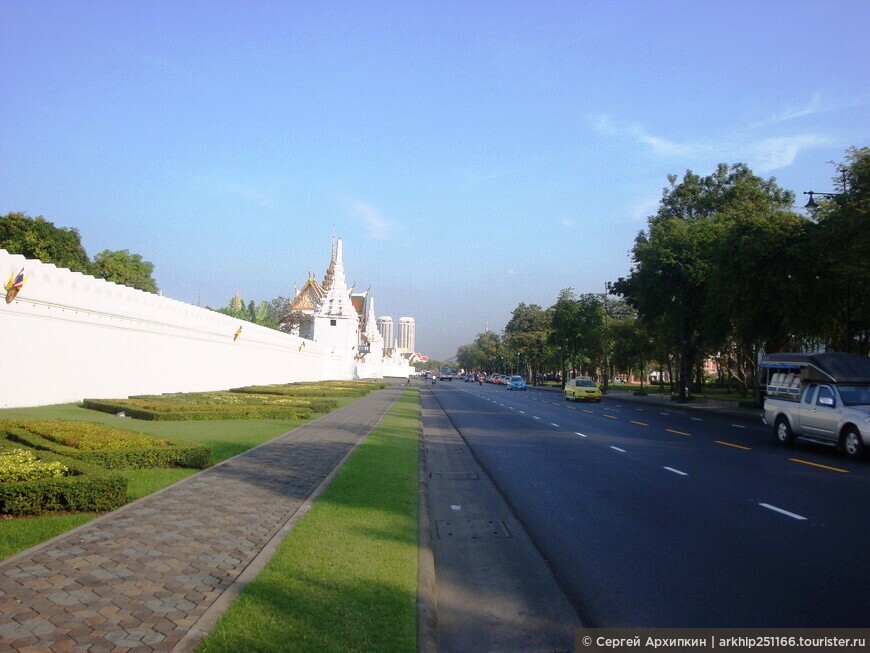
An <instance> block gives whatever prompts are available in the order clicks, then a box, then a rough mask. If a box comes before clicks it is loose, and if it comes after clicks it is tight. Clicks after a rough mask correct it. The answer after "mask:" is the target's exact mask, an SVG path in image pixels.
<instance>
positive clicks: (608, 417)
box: [590, 411, 619, 419]
mask: <svg viewBox="0 0 870 653" xmlns="http://www.w3.org/2000/svg"><path fill="white" fill-rule="evenodd" d="M590 412H592V411H590ZM605 417H606V418H607V419H619V418H618V417H614V416H613V415H605Z"/></svg>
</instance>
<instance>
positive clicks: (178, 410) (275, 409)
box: [82, 399, 329, 421]
mask: <svg viewBox="0 0 870 653" xmlns="http://www.w3.org/2000/svg"><path fill="white" fill-rule="evenodd" d="M82 406H84V407H85V408H90V409H91V410H99V411H102V412H105V413H112V414H116V413H119V412H123V413H124V414H125V415H126V416H127V417H132V418H134V419H146V420H167V421H185V420H217V419H311V417H312V416H313V415H314V413H315V412H329V411H328V409H327V408H326V407H325V406H318V408H319V409H320V410H318V411H314V410H313V409H312V408H311V407H309V406H269V405H262V406H215V407H211V406H208V405H191V406H184V405H182V404H179V405H178V406H170V405H168V404H167V405H166V406H159V405H154V404H151V405H149V406H139V405H136V404H135V403H132V401H130V400H126V399H110V400H102V399H85V400H84V401H83V402H82Z"/></svg>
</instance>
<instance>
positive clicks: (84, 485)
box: [0, 437, 127, 515]
mask: <svg viewBox="0 0 870 653" xmlns="http://www.w3.org/2000/svg"><path fill="white" fill-rule="evenodd" d="M0 447H2V448H3V449H4V450H7V449H8V448H9V447H15V448H18V447H17V446H16V445H13V444H11V443H9V442H8V441H7V440H5V439H3V438H2V437H0ZM34 453H36V456H37V457H38V458H39V459H40V460H42V461H44V462H59V463H61V464H62V465H64V466H65V467H67V468H68V470H69V471H68V473H67V475H66V476H63V477H60V478H46V479H42V480H39V481H17V482H11V483H10V482H6V483H0V514H12V515H32V514H38V513H41V512H46V511H50V510H69V511H88V512H103V511H107V510H114V509H115V508H119V507H120V506H123V505H124V504H125V503H126V502H127V479H126V478H124V477H123V476H120V475H119V474H115V473H112V472H109V471H106V470H105V469H100V468H99V467H96V466H94V465H90V464H88V463H86V462H84V461H82V460H77V459H75V458H68V457H66V456H62V455H58V454H56V453H53V452H50V451H46V450H40V451H36V452H34Z"/></svg>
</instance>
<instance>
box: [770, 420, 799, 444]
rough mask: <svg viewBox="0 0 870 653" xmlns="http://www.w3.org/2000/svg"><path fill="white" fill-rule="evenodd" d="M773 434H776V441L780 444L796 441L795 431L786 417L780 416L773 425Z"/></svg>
mask: <svg viewBox="0 0 870 653" xmlns="http://www.w3.org/2000/svg"><path fill="white" fill-rule="evenodd" d="M773 434H774V435H775V436H776V441H777V442H779V443H780V444H784V445H789V444H791V443H792V442H794V431H792V430H791V425H790V424H789V423H788V420H787V419H786V418H785V417H778V418H777V419H776V424H774V426H773Z"/></svg>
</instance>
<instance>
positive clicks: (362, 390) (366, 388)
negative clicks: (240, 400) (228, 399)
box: [230, 381, 387, 397]
mask: <svg viewBox="0 0 870 653" xmlns="http://www.w3.org/2000/svg"><path fill="white" fill-rule="evenodd" d="M386 387H387V384H386V383H383V382H381V381H353V382H335V381H333V382H325V383H324V382H315V383H287V384H283V385H250V386H245V387H243V388H231V389H230V392H237V393H242V394H263V395H278V396H281V397H364V396H365V395H367V394H369V393H370V392H372V391H374V390H382V389H383V388H386Z"/></svg>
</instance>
